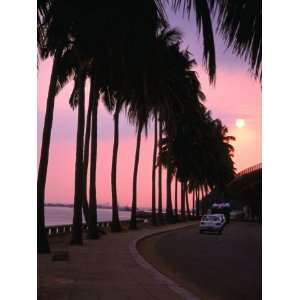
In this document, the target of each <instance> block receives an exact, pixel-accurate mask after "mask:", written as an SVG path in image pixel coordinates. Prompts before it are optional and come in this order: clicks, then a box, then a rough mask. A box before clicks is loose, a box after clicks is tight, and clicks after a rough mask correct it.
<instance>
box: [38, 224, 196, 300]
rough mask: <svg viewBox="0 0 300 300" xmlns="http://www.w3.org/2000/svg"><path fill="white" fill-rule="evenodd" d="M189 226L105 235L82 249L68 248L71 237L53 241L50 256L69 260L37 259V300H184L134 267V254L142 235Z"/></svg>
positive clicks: (147, 271) (85, 243) (161, 282)
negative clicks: (59, 254) (58, 253)
mask: <svg viewBox="0 0 300 300" xmlns="http://www.w3.org/2000/svg"><path fill="white" fill-rule="evenodd" d="M191 224H195V222H189V223H183V224H175V225H166V226H161V227H151V226H148V227H145V228H143V229H140V230H137V231H124V232H122V233H114V234H111V233H109V234H107V235H104V236H102V237H101V238H100V239H99V240H94V241H93V240H85V241H84V246H69V244H68V243H69V237H60V238H53V240H52V243H51V244H52V245H51V246H52V252H53V253H55V251H58V250H67V251H68V252H69V260H68V261H52V255H53V253H52V254H50V255H38V300H52V299H53V300H123V299H124V300H126V299H143V300H153V299H155V300H168V299H170V300H177V299H184V298H186V297H182V296H179V294H178V293H176V292H175V291H174V289H172V288H170V285H168V284H166V283H165V282H164V281H163V280H161V278H160V277H159V276H154V275H153V273H152V272H151V270H150V271H149V270H147V269H146V268H145V267H143V266H142V265H141V263H138V260H139V259H136V258H135V257H134V253H132V249H133V245H134V241H135V240H136V239H138V238H140V237H142V236H144V235H146V234H153V233H156V232H160V231H166V230H173V229H178V228H182V227H185V226H187V225H191ZM54 239H55V240H54Z"/></svg>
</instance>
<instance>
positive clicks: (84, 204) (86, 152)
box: [82, 76, 95, 223]
mask: <svg viewBox="0 0 300 300" xmlns="http://www.w3.org/2000/svg"><path fill="white" fill-rule="evenodd" d="M94 84H95V83H94V79H93V76H92V78H91V86H90V95H89V106H88V111H87V117H86V130H85V137H84V154H83V167H84V174H83V202H82V208H83V214H84V218H85V221H86V223H88V211H89V206H88V201H87V173H88V166H89V152H90V136H91V118H92V110H93V101H94V100H93V98H94V97H95V96H94V90H95V88H94Z"/></svg>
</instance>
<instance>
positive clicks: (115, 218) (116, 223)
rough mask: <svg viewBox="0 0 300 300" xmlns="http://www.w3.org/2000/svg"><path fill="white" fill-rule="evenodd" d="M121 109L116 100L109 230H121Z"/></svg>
mask: <svg viewBox="0 0 300 300" xmlns="http://www.w3.org/2000/svg"><path fill="white" fill-rule="evenodd" d="M120 111H121V103H120V101H118V100H117V101H116V107H115V112H114V143H113V154H112V165H111V193H112V223H111V231H112V232H119V231H121V230H122V227H121V224H120V219H119V208H118V195H117V159H118V148H119V115H120Z"/></svg>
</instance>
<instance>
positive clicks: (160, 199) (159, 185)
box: [158, 118, 163, 224]
mask: <svg viewBox="0 0 300 300" xmlns="http://www.w3.org/2000/svg"><path fill="white" fill-rule="evenodd" d="M158 120H159V121H158V124H159V129H158V136H159V140H158V149H159V151H158V153H159V155H161V151H162V121H161V119H160V118H159V119H158ZM158 221H159V223H160V224H161V223H163V213H162V165H161V164H159V165H158Z"/></svg>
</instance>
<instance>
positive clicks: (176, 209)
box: [174, 175, 178, 222]
mask: <svg viewBox="0 0 300 300" xmlns="http://www.w3.org/2000/svg"><path fill="white" fill-rule="evenodd" d="M177 185H178V179H177V175H176V177H175V193H174V194H175V201H174V202H175V221H176V222H177V221H178V201H177Z"/></svg>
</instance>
